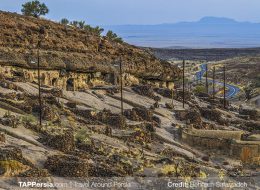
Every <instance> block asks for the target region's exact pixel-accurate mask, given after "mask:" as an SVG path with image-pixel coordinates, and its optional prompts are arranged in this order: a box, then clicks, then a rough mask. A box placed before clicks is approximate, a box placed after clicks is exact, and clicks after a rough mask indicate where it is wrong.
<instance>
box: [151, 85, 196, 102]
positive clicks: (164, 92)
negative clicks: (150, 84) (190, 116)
mask: <svg viewBox="0 0 260 190" xmlns="http://www.w3.org/2000/svg"><path fill="white" fill-rule="evenodd" d="M154 91H155V92H157V93H158V94H160V95H161V96H163V97H166V98H170V99H172V98H173V99H174V100H177V101H182V98H183V91H182V90H179V89H177V90H174V91H173V93H172V90H170V89H167V88H155V89H154ZM184 98H185V101H190V100H191V93H190V92H189V91H187V90H185V91H184Z"/></svg>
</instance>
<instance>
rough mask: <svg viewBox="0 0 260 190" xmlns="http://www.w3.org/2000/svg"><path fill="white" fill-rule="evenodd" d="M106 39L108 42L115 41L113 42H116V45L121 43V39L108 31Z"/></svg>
mask: <svg viewBox="0 0 260 190" xmlns="http://www.w3.org/2000/svg"><path fill="white" fill-rule="evenodd" d="M106 37H107V38H108V39H109V40H112V41H115V42H118V43H122V42H123V39H122V38H120V37H118V36H117V34H116V33H114V32H113V31H111V30H109V31H108V32H107V34H106Z"/></svg>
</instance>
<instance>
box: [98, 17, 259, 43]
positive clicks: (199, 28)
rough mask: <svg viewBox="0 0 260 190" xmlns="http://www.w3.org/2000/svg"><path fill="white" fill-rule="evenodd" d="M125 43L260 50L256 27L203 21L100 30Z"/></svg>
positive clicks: (229, 21) (227, 21)
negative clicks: (115, 36) (117, 36)
mask: <svg viewBox="0 0 260 190" xmlns="http://www.w3.org/2000/svg"><path fill="white" fill-rule="evenodd" d="M103 27H104V28H105V29H106V30H113V31H114V32H116V33H117V34H118V35H119V36H121V37H122V38H123V39H124V40H125V41H126V42H128V43H130V44H133V45H137V46H145V47H168V48H247V47H260V23H251V22H238V21H235V20H233V19H229V18H217V17H204V18H202V19H201V20H199V21H197V22H179V23H175V24H158V25H117V26H103Z"/></svg>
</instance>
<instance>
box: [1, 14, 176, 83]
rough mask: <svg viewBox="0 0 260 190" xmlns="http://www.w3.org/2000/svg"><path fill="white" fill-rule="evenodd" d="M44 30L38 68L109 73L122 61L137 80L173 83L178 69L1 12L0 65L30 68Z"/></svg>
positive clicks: (145, 54)
mask: <svg viewBox="0 0 260 190" xmlns="http://www.w3.org/2000/svg"><path fill="white" fill-rule="evenodd" d="M41 27H44V28H45V32H44V35H41V39H42V44H41V46H40V56H41V66H42V67H44V68H47V69H66V70H70V71H71V70H72V71H81V72H94V71H101V72H112V70H113V65H114V64H115V61H116V60H118V59H119V57H121V58H122V61H123V64H124V70H125V71H126V72H128V73H130V74H134V75H136V76H138V77H143V78H153V79H160V80H172V79H173V78H176V77H178V75H179V71H178V69H177V68H175V67H172V66H170V65H169V64H168V63H167V62H164V61H161V60H158V59H156V58H155V57H154V56H153V55H152V54H151V53H149V52H148V51H144V50H141V49H139V48H137V47H134V46H131V45H129V44H126V43H117V42H113V41H111V40H108V39H106V38H105V37H100V36H97V35H93V34H90V33H89V32H87V31H84V30H80V29H78V28H75V27H73V26H65V25H62V24H58V23H55V22H52V21H49V20H45V19H36V18H32V17H26V16H21V15H19V14H15V13H7V12H0V63H1V64H5V65H16V66H21V67H28V68H32V67H35V64H32V63H31V62H32V61H33V60H36V47H37V44H38V40H39V28H41Z"/></svg>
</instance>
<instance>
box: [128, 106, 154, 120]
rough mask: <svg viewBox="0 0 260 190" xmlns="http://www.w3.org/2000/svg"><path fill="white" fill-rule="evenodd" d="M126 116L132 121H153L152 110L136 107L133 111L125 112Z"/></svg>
mask: <svg viewBox="0 0 260 190" xmlns="http://www.w3.org/2000/svg"><path fill="white" fill-rule="evenodd" d="M124 115H125V116H126V118H128V119H130V120H132V121H150V122H151V121H153V111H152V110H151V109H146V108H138V107H135V108H133V109H132V110H125V112H124Z"/></svg>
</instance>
